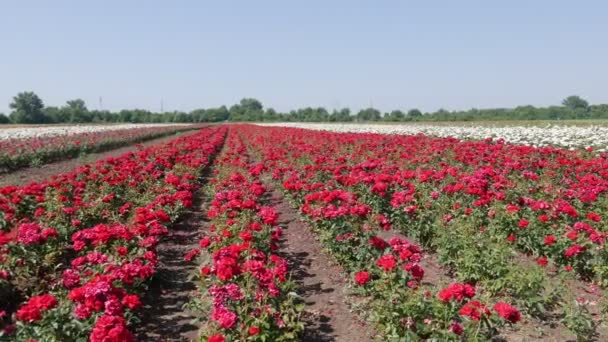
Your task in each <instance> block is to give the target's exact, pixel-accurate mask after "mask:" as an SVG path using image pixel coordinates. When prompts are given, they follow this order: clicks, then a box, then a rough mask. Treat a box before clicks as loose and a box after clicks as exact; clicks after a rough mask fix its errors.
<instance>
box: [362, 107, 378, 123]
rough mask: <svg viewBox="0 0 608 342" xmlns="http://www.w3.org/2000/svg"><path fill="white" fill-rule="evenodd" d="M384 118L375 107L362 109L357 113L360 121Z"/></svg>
mask: <svg viewBox="0 0 608 342" xmlns="http://www.w3.org/2000/svg"><path fill="white" fill-rule="evenodd" d="M381 118H382V113H380V111H379V110H377V109H375V108H366V109H362V110H360V111H359V113H357V120H359V121H378V120H380V119H381Z"/></svg>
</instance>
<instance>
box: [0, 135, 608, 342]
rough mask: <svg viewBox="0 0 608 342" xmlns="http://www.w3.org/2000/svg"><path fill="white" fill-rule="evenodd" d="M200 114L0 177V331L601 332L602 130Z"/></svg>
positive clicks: (5, 336)
mask: <svg viewBox="0 0 608 342" xmlns="http://www.w3.org/2000/svg"><path fill="white" fill-rule="evenodd" d="M197 128H198V131H197V132H189V133H187V134H184V135H181V136H179V137H175V138H174V139H165V140H163V141H160V142H158V143H155V144H149V145H147V146H145V147H141V148H138V149H137V150H130V151H129V152H127V153H124V154H123V155H121V156H111V157H108V158H105V159H99V160H96V161H94V162H92V163H90V164H82V165H78V166H76V167H75V168H74V169H73V170H69V171H67V172H63V173H61V174H56V175H51V176H49V177H47V178H46V179H43V180H39V181H35V182H30V183H24V184H14V185H6V186H3V187H0V331H2V332H1V333H0V341H95V342H96V341H104V342H111V341H164V340H167V341H211V342H220V341H298V340H304V341H331V340H336V341H374V340H378V341H416V340H436V341H463V340H464V341H491V340H506V341H567V340H572V341H575V340H580V341H593V340H597V341H602V340H606V339H607V338H608V331H607V330H606V314H607V313H608V303H607V302H606V298H605V287H606V286H607V285H608V250H607V249H606V244H605V241H606V236H607V232H606V231H607V230H606V223H605V222H606V215H607V214H606V213H607V212H608V199H607V197H606V191H608V156H607V155H606V154H605V153H604V149H605V148H606V146H608V140H604V139H605V138H604V137H603V135H604V133H608V132H604V130H606V128H604V127H601V126H590V127H571V126H567V127H488V126H484V127H481V126H479V127H467V126H458V127H456V126H442V125H426V124H424V125H394V126H392V125H364V124H335V125H329V124H302V123H298V124H264V125H261V124H260V125H252V124H230V125H227V124H226V125H214V126H209V127H203V128H201V127H197ZM170 129H171V130H176V129H181V130H184V129H193V126H188V127H187V128H184V126H177V127H174V126H168V127H163V128H160V127H154V128H147V127H146V128H141V127H139V128H129V129H126V130H124V131H122V133H121V134H120V136H123V135H125V132H128V131H131V130H136V131H137V132H140V133H138V134H143V133H141V132H142V130H144V131H146V132H148V133H150V132H158V130H170ZM110 132H113V131H105V132H103V133H90V132H88V133H75V132H72V133H68V134H67V135H59V136H48V137H44V138H27V139H51V140H49V141H55V140H54V139H60V141H72V142H73V141H75V139H81V135H82V134H86V135H95V134H100V135H107V134H110V135H111V134H112V133H110ZM163 132H165V131H163ZM591 135H593V136H591ZM117 136H118V135H117ZM140 136H141V135H140ZM490 137H492V139H488V138H490ZM560 139H561V140H560ZM99 140H102V139H94V140H93V141H99ZM123 142H126V140H123ZM0 144H2V142H0ZM59 145H61V143H60V144H59ZM59 145H58V146H59ZM533 145H535V146H536V147H535V146H533ZM589 147H593V149H591V148H589ZM24 151H25V150H24ZM13 155H19V151H17V150H14V151H13Z"/></svg>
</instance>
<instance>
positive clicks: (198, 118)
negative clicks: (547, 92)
mask: <svg viewBox="0 0 608 342" xmlns="http://www.w3.org/2000/svg"><path fill="white" fill-rule="evenodd" d="M11 108H12V109H13V112H12V113H11V116H10V121H12V122H14V123H66V122H71V123H85V122H99V123H103V122H124V123H127V122H132V123H162V122H176V123H177V122H193V123H198V122H223V121H232V122H350V121H354V120H357V121H380V120H383V121H388V122H401V121H499V120H573V119H608V104H599V105H589V103H588V102H587V101H586V100H584V99H582V98H581V97H579V96H576V95H573V96H569V97H567V98H566V99H564V100H563V101H562V106H550V107H540V108H537V107H534V106H529V105H528V106H519V107H515V108H491V109H476V108H473V109H470V110H466V111H448V110H445V109H439V110H438V111H435V112H429V113H422V112H421V111H420V110H418V109H415V108H414V109H410V110H409V111H408V112H407V114H406V113H405V112H403V111H401V110H393V111H390V112H387V113H384V115H383V113H381V112H380V111H379V110H377V109H375V108H371V107H370V108H365V109H362V110H360V111H359V112H357V113H356V114H355V115H353V114H352V113H351V110H350V109H348V108H342V109H340V110H337V109H334V110H332V111H331V112H330V111H328V110H327V109H326V108H324V107H305V108H299V109H295V110H291V111H289V112H277V111H276V110H274V109H273V108H264V105H263V104H262V102H261V101H259V100H257V99H255V98H244V99H242V100H241V101H239V103H238V104H235V105H233V106H231V107H230V108H227V107H226V106H221V107H217V108H199V109H195V110H193V111H191V112H189V113H185V112H177V111H176V112H166V113H154V112H151V111H148V110H144V109H124V110H121V111H119V112H110V111H101V110H88V108H87V106H86V104H85V102H84V101H83V100H81V99H75V100H71V101H68V102H67V103H66V105H64V106H63V107H44V105H43V103H42V100H41V99H40V98H39V97H38V96H36V94H34V93H33V92H23V93H19V94H18V95H17V96H15V98H14V99H13V103H11ZM8 122H9V119H8V118H6V117H5V116H3V115H2V114H0V124H5V123H8Z"/></svg>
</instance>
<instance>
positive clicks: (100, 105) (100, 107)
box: [99, 96, 103, 111]
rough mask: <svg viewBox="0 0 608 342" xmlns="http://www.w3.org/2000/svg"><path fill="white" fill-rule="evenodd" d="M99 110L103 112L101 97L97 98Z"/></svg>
mask: <svg viewBox="0 0 608 342" xmlns="http://www.w3.org/2000/svg"><path fill="white" fill-rule="evenodd" d="M99 110H100V111H102V110H103V97H101V96H100V97H99Z"/></svg>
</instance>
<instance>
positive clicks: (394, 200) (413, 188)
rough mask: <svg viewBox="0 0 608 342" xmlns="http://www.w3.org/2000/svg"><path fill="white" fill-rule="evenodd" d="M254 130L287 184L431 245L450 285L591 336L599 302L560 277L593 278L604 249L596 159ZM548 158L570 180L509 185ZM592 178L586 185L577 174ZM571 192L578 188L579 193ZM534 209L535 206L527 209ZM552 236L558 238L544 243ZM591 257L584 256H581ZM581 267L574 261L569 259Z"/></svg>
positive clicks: (499, 147)
mask: <svg viewBox="0 0 608 342" xmlns="http://www.w3.org/2000/svg"><path fill="white" fill-rule="evenodd" d="M261 132H263V133H260V132H258V137H256V140H255V141H254V142H253V144H254V145H255V146H266V147H265V148H266V149H268V150H270V152H269V153H268V158H270V164H269V165H270V167H271V168H273V169H274V170H275V177H276V178H277V179H280V180H282V181H283V186H284V187H285V188H286V189H288V191H290V192H292V193H296V194H307V193H310V192H315V191H319V190H320V189H339V190H343V191H346V192H347V193H349V194H351V195H352V196H354V197H355V198H357V199H358V200H359V201H360V202H361V203H363V204H366V205H368V206H369V207H370V208H371V210H372V216H373V217H374V220H375V221H377V223H376V224H378V225H380V226H382V228H383V229H390V228H391V227H394V228H396V229H397V230H399V231H400V232H401V233H403V234H405V235H407V236H410V237H414V238H415V239H416V240H418V241H420V242H422V244H423V246H424V247H426V248H428V249H429V250H431V251H435V252H437V255H438V257H439V261H440V262H442V263H443V265H444V266H446V268H447V269H448V271H450V272H451V273H452V274H453V275H454V276H456V277H457V278H458V280H459V281H463V282H469V283H475V284H477V285H478V286H482V287H483V289H484V291H485V292H487V293H488V294H489V295H492V296H507V297H508V298H511V299H512V300H514V301H515V302H516V303H517V306H518V307H521V308H523V309H524V311H525V312H526V314H529V315H531V316H534V317H537V318H539V319H542V320H543V321H547V320H552V321H554V322H555V323H563V324H564V325H565V326H566V327H567V328H568V329H570V330H571V331H572V332H573V333H575V334H576V335H578V336H592V335H594V334H595V329H596V327H597V326H598V325H599V324H598V323H600V322H598V319H600V318H601V317H600V312H599V311H600V310H599V309H598V308H597V307H594V306H593V304H597V301H600V304H604V302H605V301H604V297H603V296H602V294H601V289H600V288H599V287H597V286H595V285H593V284H591V285H590V286H589V288H588V289H587V290H588V291H590V292H592V293H591V294H589V295H587V294H586V293H585V292H583V294H582V296H581V293H580V291H576V292H575V291H572V290H571V287H567V286H564V284H569V283H571V280H570V279H571V278H573V277H572V272H570V270H573V269H574V270H576V271H578V272H577V273H578V274H579V275H581V276H584V277H588V276H589V270H592V271H591V272H592V273H593V274H595V276H596V278H597V279H598V280H601V279H602V278H601V277H602V276H601V274H602V273H601V270H602V269H603V267H605V265H604V264H601V262H602V260H603V259H604V255H605V253H604V252H603V248H604V247H605V246H604V244H603V240H602V239H600V238H597V237H592V236H596V235H601V236H605V234H606V233H605V232H604V231H603V230H602V228H601V227H602V225H601V217H600V216H599V215H598V214H597V213H596V212H600V213H601V212H603V211H605V209H604V208H606V205H605V204H606V202H605V199H603V198H602V196H601V195H602V191H600V190H598V189H603V188H604V186H605V185H604V184H605V182H604V181H602V180H601V179H603V178H602V177H605V176H606V173H605V172H603V171H602V168H603V167H605V165H607V164H606V160H605V157H604V156H600V157H599V158H598V157H594V156H591V155H590V154H588V153H587V152H584V151H579V152H571V151H564V150H559V149H552V148H543V149H534V148H530V147H525V146H514V145H505V144H503V143H501V142H497V143H494V142H492V141H490V140H486V141H482V142H474V141H458V140H456V139H437V138H429V137H424V136H415V137H403V136H384V135H376V134H374V135H365V134H335V133H321V132H314V131H306V130H288V129H287V130H284V129H283V130H282V129H279V130H278V131H277V130H270V129H267V130H264V131H261ZM472 151H474V152H472ZM476 158H477V159H476ZM553 158H555V159H557V160H558V161H557V162H556V161H554V160H553ZM557 164H559V165H571V164H577V165H584V167H583V166H581V167H580V169H579V170H578V171H579V172H580V174H578V175H576V176H574V175H572V174H571V172H570V171H569V170H568V168H561V169H560V168H559V167H558V166H556V165H557ZM549 165H552V167H553V168H555V169H559V170H560V171H561V172H564V173H565V174H566V175H569V176H570V177H573V179H574V180H569V181H565V182H563V184H562V183H557V182H555V180H554V179H553V178H547V177H546V178H543V182H542V187H541V188H545V187H546V188H549V189H555V190H556V193H551V192H547V191H540V190H538V191H532V190H533V189H534V187H533V186H531V185H530V184H527V185H526V184H524V185H522V184H520V183H522V182H525V181H527V180H528V179H527V178H524V177H521V174H529V172H531V171H529V170H528V168H534V167H539V166H542V167H547V168H549V167H550V166H549ZM602 165H604V166H602ZM503 168H504V169H503ZM541 169H542V168H541ZM536 171H537V172H540V171H539V170H538V169H537V170H536ZM547 172H548V173H549V174H553V173H556V172H557V171H555V170H553V171H550V170H549V171H547ZM593 172H595V175H594V176H592V175H593ZM488 175H494V176H495V177H489V176H488ZM593 177H595V178H594V179H595V180H596V181H595V182H594V183H587V182H586V181H585V180H588V179H590V178H593ZM530 178H534V177H530ZM549 181H551V182H552V183H548V182H549ZM493 182H496V183H493ZM598 184H600V185H598ZM560 187H566V188H568V189H559V188H560ZM570 187H572V188H574V189H579V190H576V191H577V192H578V193H579V194H581V196H582V195H583V194H587V195H589V191H593V193H595V194H596V195H597V198H596V199H597V200H596V201H587V202H585V204H584V205H583V204H582V203H581V202H582V200H581V199H580V197H577V196H573V194H574V193H576V192H575V191H574V190H573V189H572V188H570ZM582 188H585V189H586V190H580V189H582ZM454 189H459V190H457V191H454ZM535 195H536V196H539V197H541V196H543V198H545V197H544V196H555V197H558V196H560V195H561V196H562V197H563V198H561V199H559V198H558V199H555V200H549V199H542V200H539V199H534V200H533V199H532V198H531V196H535ZM522 198H525V200H521V199H522ZM564 198H566V199H568V200H569V201H570V202H569V203H571V204H570V205H571V207H572V208H575V207H576V208H577V209H576V210H578V211H580V212H583V213H585V214H584V215H581V214H578V212H577V213H576V214H575V212H574V211H571V214H570V215H563V214H561V210H563V209H564V208H567V206H566V203H565V202H564V201H565V199H564ZM342 201H343V200H341V199H339V198H338V199H334V200H331V201H330V202H327V203H326V205H327V208H326V210H318V209H316V210H311V209H310V204H309V203H303V209H304V211H305V212H310V214H311V215H313V216H321V217H322V216H327V215H329V216H332V215H336V213H338V214H339V212H340V210H342V209H341V205H342V204H341V202H342ZM511 201H512V202H511ZM534 203H536V205H534ZM543 203H556V206H555V207H546V205H545V204H543ZM592 205H593V206H594V207H591V206H592ZM527 206H533V207H534V208H535V209H534V210H532V209H531V208H529V207H527ZM539 207H542V208H543V210H544V211H545V214H538V213H535V210H539V209H538V208H539ZM573 210H574V209H573ZM524 214H528V215H530V214H532V215H535V214H536V215H539V217H540V218H542V219H543V220H544V219H545V216H546V217H549V218H550V220H551V222H552V223H551V226H550V228H548V227H546V226H544V227H543V226H539V225H537V224H533V223H532V218H529V219H525V217H521V216H519V215H524ZM509 215H514V216H509ZM543 215H544V216H543ZM581 216H583V217H581ZM576 217H578V222H581V221H583V223H585V224H589V225H591V224H593V225H594V228H593V231H589V230H587V232H586V233H585V234H583V233H580V234H574V233H573V232H572V230H575V228H574V227H580V226H581V225H582V223H578V224H577V223H569V222H571V221H570V220H575V219H576ZM539 221H540V220H539ZM594 234H596V235H594ZM531 236H537V237H538V236H540V238H539V239H540V244H542V245H543V246H544V245H545V244H546V243H548V244H549V245H550V246H551V247H552V249H548V248H547V249H543V250H542V254H541V253H540V252H538V251H534V250H533V249H531V248H530V246H533V245H538V244H539V241H538V239H537V240H534V239H532V238H531ZM571 238H574V239H575V241H572V239H571ZM518 241H519V243H516V242H518ZM556 241H558V242H559V243H552V242H556ZM581 245H585V246H587V247H586V248H585V247H583V248H582V249H583V250H584V251H586V252H588V254H586V255H583V254H578V255H577V254H574V253H572V251H574V250H579V247H577V246H581ZM516 251H523V252H525V253H529V254H532V255H536V257H537V263H538V264H537V265H534V264H530V263H528V262H527V261H526V260H524V259H525V258H522V257H520V256H518V254H517V253H516ZM591 257H592V258H593V261H592V260H589V258H591ZM522 261H523V262H522ZM547 264H549V265H551V264H553V265H562V266H564V267H563V268H561V269H556V270H558V271H562V270H563V271H566V272H563V273H561V274H560V277H559V278H557V277H548V275H547V272H546V271H545V270H544V269H543V268H544V267H548V265H547ZM580 264H583V266H585V267H575V266H576V265H580ZM551 268H553V269H555V267H554V266H552V267H551ZM562 278H564V279H562ZM589 311H592V313H594V315H595V317H592V315H591V314H590V312H589ZM592 318H593V319H592Z"/></svg>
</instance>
